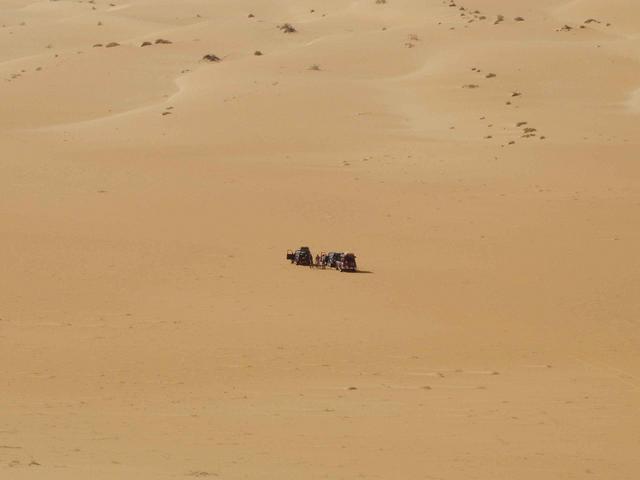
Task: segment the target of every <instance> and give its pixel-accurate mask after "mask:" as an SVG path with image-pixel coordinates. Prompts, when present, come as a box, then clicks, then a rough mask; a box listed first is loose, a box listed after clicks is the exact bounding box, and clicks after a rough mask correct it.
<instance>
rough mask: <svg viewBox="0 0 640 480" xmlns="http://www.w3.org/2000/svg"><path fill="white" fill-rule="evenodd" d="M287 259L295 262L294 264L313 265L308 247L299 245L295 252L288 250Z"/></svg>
mask: <svg viewBox="0 0 640 480" xmlns="http://www.w3.org/2000/svg"><path fill="white" fill-rule="evenodd" d="M287 260H290V261H291V263H295V264H296V265H306V266H310V265H313V255H311V250H309V247H300V248H299V249H298V250H296V251H295V252H292V251H291V250H288V251H287Z"/></svg>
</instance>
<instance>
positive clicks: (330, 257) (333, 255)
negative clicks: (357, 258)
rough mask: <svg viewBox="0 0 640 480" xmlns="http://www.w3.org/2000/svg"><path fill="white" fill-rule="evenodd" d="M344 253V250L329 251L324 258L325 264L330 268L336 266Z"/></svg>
mask: <svg viewBox="0 0 640 480" xmlns="http://www.w3.org/2000/svg"><path fill="white" fill-rule="evenodd" d="M342 255H344V254H343V253H342V252H329V253H327V254H326V255H325V256H324V258H323V261H324V264H325V266H327V267H329V268H336V262H337V261H338V260H340V257H342Z"/></svg>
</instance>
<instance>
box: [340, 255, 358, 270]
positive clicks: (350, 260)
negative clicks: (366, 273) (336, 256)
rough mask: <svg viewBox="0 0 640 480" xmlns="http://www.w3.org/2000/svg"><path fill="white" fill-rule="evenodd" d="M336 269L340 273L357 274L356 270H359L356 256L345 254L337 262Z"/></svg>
mask: <svg viewBox="0 0 640 480" xmlns="http://www.w3.org/2000/svg"><path fill="white" fill-rule="evenodd" d="M336 268H337V269H338V270H339V271H340V272H355V271H356V270H358V266H357V265H356V256H355V254H353V253H343V254H342V255H341V256H340V260H338V261H337V262H336Z"/></svg>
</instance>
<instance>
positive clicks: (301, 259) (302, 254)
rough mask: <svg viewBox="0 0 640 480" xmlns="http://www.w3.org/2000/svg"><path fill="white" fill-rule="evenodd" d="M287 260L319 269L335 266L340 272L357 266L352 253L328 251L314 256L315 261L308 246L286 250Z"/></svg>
mask: <svg viewBox="0 0 640 480" xmlns="http://www.w3.org/2000/svg"><path fill="white" fill-rule="evenodd" d="M287 260H289V261H290V262H291V263H293V264H295V265H304V266H307V267H316V268H320V269H323V270H324V269H325V268H327V267H328V268H335V269H337V270H338V271H340V272H355V271H357V269H358V267H357V265H356V256H355V254H353V253H342V252H329V253H327V254H326V255H325V254H324V252H323V253H321V254H319V255H317V256H316V259H315V262H314V259H313V254H312V253H311V250H310V249H309V247H300V248H298V249H297V250H295V251H294V250H287Z"/></svg>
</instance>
